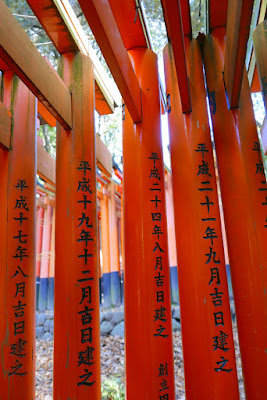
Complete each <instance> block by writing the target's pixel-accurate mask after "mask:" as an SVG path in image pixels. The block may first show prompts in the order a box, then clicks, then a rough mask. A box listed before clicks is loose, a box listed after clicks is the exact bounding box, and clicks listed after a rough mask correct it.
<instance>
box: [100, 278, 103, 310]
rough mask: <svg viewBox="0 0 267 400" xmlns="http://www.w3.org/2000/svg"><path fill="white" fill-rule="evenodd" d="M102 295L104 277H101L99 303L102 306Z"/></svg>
mask: <svg viewBox="0 0 267 400" xmlns="http://www.w3.org/2000/svg"><path fill="white" fill-rule="evenodd" d="M102 295H103V279H102V276H100V277H99V304H100V305H101V306H102Z"/></svg>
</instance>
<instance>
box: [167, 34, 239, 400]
mask: <svg viewBox="0 0 267 400" xmlns="http://www.w3.org/2000/svg"><path fill="white" fill-rule="evenodd" d="M185 50H186V58H187V66H188V73H189V82H190V92H191V101H192V112H191V113H189V114H183V111H182V106H181V101H180V95H179V89H178V83H177V77H176V72H175V65H174V58H173V53H172V49H171V45H167V46H166V47H165V49H164V53H163V54H164V66H165V77H166V91H167V94H168V95H170V106H171V109H170V112H169V114H168V120H169V133H170V152H171V164H172V176H173V179H172V181H173V199H174V215H175V231H176V243H177V258H178V282H179V292H180V307H181V326H182V341H183V353H184V371H185V386H186V396H187V399H190V400H192V399H197V400H199V399H203V400H211V399H217V400H224V399H232V400H234V399H238V398H239V394H238V382H237V372H236V363H235V352H234V343H233V335H232V325H231V312H230V306H229V297H228V287H227V278H226V269H225V260H224V251H223V242H222V232H221V223H220V213H219V204H218V196H217V188H216V176H215V170H214V160H213V150H212V145H211V139H210V128H209V121H208V112H207V105H206V92H205V85H204V78H203V72H202V59H201V51H200V46H199V44H198V42H197V41H196V40H192V41H191V42H190V41H189V39H188V38H186V40H185Z"/></svg>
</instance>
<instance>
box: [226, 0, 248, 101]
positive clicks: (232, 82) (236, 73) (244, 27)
mask: <svg viewBox="0 0 267 400" xmlns="http://www.w3.org/2000/svg"><path fill="white" fill-rule="evenodd" d="M253 2H254V1H253V0H236V1H234V2H231V1H230V2H229V3H228V10H227V25H226V48H225V61H224V82H225V88H226V92H227V97H228V105H229V107H230V108H237V107H238V106H239V97H240V91H241V85H242V80H243V74H244V66H245V59H246V48H247V41H248V37H249V29H250V22H251V17H252V9H253Z"/></svg>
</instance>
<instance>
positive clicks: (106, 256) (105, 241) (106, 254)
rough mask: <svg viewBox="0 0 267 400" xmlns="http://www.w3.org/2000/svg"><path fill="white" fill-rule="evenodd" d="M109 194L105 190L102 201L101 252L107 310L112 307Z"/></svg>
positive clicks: (104, 303)
mask: <svg viewBox="0 0 267 400" xmlns="http://www.w3.org/2000/svg"><path fill="white" fill-rule="evenodd" d="M108 202H109V199H108V193H107V190H106V189H104V190H103V198H102V199H101V251H102V288H103V306H104V307H105V308H106V307H107V308H108V307H110V305H111V298H110V246H109V210H108Z"/></svg>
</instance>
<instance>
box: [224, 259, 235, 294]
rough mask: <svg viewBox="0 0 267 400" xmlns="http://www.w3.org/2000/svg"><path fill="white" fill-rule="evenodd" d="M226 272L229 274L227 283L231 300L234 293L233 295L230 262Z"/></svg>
mask: <svg viewBox="0 0 267 400" xmlns="http://www.w3.org/2000/svg"><path fill="white" fill-rule="evenodd" d="M226 274H227V283H228V291H229V298H230V300H233V298H234V295H233V287H232V279H231V271H230V265H229V264H226Z"/></svg>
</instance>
